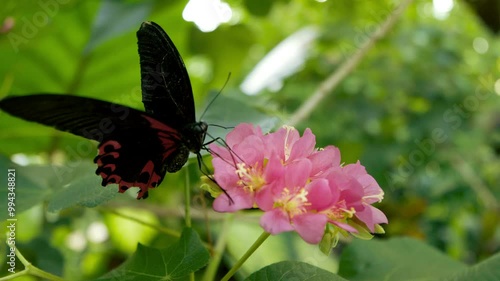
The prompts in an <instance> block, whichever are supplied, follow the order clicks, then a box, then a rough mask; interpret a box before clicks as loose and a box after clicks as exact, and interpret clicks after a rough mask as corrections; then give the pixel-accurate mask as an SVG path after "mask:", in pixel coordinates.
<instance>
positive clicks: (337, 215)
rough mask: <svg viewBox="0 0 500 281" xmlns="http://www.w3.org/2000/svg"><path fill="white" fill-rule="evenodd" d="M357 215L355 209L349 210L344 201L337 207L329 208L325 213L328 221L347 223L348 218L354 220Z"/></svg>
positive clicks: (336, 205)
mask: <svg viewBox="0 0 500 281" xmlns="http://www.w3.org/2000/svg"><path fill="white" fill-rule="evenodd" d="M355 213H356V210H354V208H352V207H351V208H350V209H348V208H347V205H346V203H345V201H344V200H342V201H340V202H338V203H337V204H335V206H333V207H331V208H329V209H328V210H327V211H326V212H325V214H326V216H327V217H328V219H330V220H332V221H345V220H346V219H348V218H352V217H353V216H354V214H355Z"/></svg>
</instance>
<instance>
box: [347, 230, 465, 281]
mask: <svg viewBox="0 0 500 281" xmlns="http://www.w3.org/2000/svg"><path fill="white" fill-rule="evenodd" d="M465 268H467V266H466V265H465V264H463V263H461V262H458V261H456V260H453V259H451V258H450V257H448V256H446V255H444V254H442V253H440V252H439V251H437V250H436V249H434V248H432V247H430V246H429V245H427V244H425V243H423V242H420V241H418V240H414V239H410V238H393V239H390V240H387V241H376V240H370V241H365V240H355V241H353V243H352V244H350V245H349V246H348V247H347V248H346V249H345V250H344V252H343V253H342V256H341V259H340V266H339V275H340V276H342V277H344V278H347V279H349V280H352V281H362V280H386V281H387V280H394V281H396V280H398V281H399V280H442V278H444V277H445V276H450V274H452V273H455V272H457V271H459V270H462V269H465Z"/></svg>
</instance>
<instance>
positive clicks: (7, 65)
mask: <svg viewBox="0 0 500 281" xmlns="http://www.w3.org/2000/svg"><path fill="white" fill-rule="evenodd" d="M227 2H228V3H229V4H230V5H231V8H232V9H233V20H231V21H230V23H228V24H223V25H221V26H220V27H219V28H218V29H217V30H215V31H214V32H211V33H202V32H200V31H199V30H198V29H197V28H196V26H195V25H194V24H192V23H189V22H185V21H184V20H183V19H182V10H183V8H184V6H185V4H186V2H185V1H147V2H142V1H104V2H98V1H59V2H58V1H56V0H52V1H50V0H45V1H43V0H42V1H39V2H37V3H36V4H33V2H28V1H3V2H2V4H1V5H2V6H3V8H2V9H1V10H0V21H2V20H4V19H6V18H8V17H12V18H14V19H15V25H14V26H13V27H12V29H11V30H10V31H6V32H3V33H1V34H0V58H1V63H0V98H3V97H5V96H7V95H23V94H29V93H40V92H48V93H67V94H73V95H81V96H88V97H96V98H100V99H103V100H107V101H113V102H118V103H122V104H125V105H128V106H131V107H135V108H140V109H142V104H141V92H140V75H139V58H138V55H137V45H136V37H135V32H136V30H137V29H138V28H139V26H140V23H141V22H142V21H144V20H152V21H155V22H157V23H159V24H160V25H161V26H162V27H163V28H164V29H165V30H166V32H167V33H168V34H169V36H170V37H171V38H172V40H173V41H174V42H175V44H176V46H177V48H178V49H179V51H180V53H181V55H182V56H183V59H184V61H185V63H186V65H187V68H188V71H189V72H190V78H191V83H192V85H193V91H194V95H195V102H196V105H197V112H198V116H200V115H201V113H202V112H203V110H204V108H205V106H206V104H207V103H208V102H209V101H210V100H211V97H213V95H212V96H210V98H207V97H208V96H209V95H208V94H209V92H211V91H214V90H215V91H218V90H220V89H221V88H222V87H223V85H224V84H225V82H226V80H227V76H228V73H231V77H230V79H229V81H227V85H226V86H225V88H224V89H223V90H222V95H223V96H224V97H223V98H222V97H221V98H220V99H217V100H215V102H214V104H213V107H215V108H216V110H214V111H212V112H211V110H210V108H209V109H208V113H207V117H208V119H209V120H210V121H211V122H210V123H217V121H220V123H219V124H221V125H227V126H231V125H234V124H235V123H237V122H241V121H245V120H247V121H254V122H259V123H262V124H267V126H268V127H270V126H271V125H272V124H275V122H274V121H273V120H275V119H274V118H275V117H276V116H278V117H280V118H281V120H283V121H285V120H287V118H288V117H289V116H290V115H292V114H293V113H294V112H295V111H296V110H297V108H299V107H300V105H301V104H303V103H304V101H305V100H307V99H308V97H310V96H311V94H312V92H313V91H314V90H316V89H317V88H318V87H319V85H320V84H321V83H322V82H323V81H324V80H325V79H326V77H328V76H329V75H330V74H331V73H333V72H334V71H336V69H337V68H338V67H339V65H340V64H341V63H342V62H344V61H345V60H348V59H349V58H350V57H351V56H352V54H353V53H354V52H356V51H357V50H358V49H359V48H360V46H361V44H362V43H363V42H364V41H365V40H367V39H368V38H369V36H370V34H371V33H372V32H373V31H374V30H375V29H376V28H377V27H378V26H379V25H380V24H381V23H382V22H383V21H384V20H385V18H386V17H387V16H388V15H389V14H390V12H391V11H392V10H393V9H394V8H395V6H394V4H393V1H324V2H321V1H312V0H311V1H309V0H307V1H306V0H281V1H261V2H259V1H237V0H234V1H227ZM47 3H49V4H52V6H50V5H49V4H47ZM47 5H49V6H47ZM43 15H45V18H46V19H47V20H46V21H44V18H43ZM311 25H313V26H316V27H317V28H318V29H319V31H320V37H319V39H318V40H317V41H316V42H315V44H314V47H313V49H312V52H311V53H310V55H309V58H308V59H307V61H306V63H305V65H304V66H303V67H302V68H301V69H300V70H299V71H298V72H297V73H295V74H293V75H292V76H291V77H288V78H286V79H285V80H284V81H283V87H282V88H281V89H279V90H278V91H271V90H267V89H266V90H263V91H262V92H261V93H260V94H259V95H258V96H255V97H249V96H246V95H244V94H243V93H242V92H241V90H240V89H239V85H240V84H241V82H242V81H243V80H244V79H245V77H246V76H247V75H248V73H249V72H250V71H251V70H252V68H253V67H254V66H255V65H256V64H257V63H258V62H259V61H260V60H261V59H262V58H263V57H264V56H265V55H266V53H267V52H269V51H270V50H271V49H272V48H273V47H274V46H276V45H277V44H278V43H279V42H280V41H282V40H283V39H285V38H286V37H287V36H289V35H290V34H292V33H293V32H295V31H297V30H298V29H300V28H302V27H304V26H311ZM13 34H15V35H13ZM484 42H486V44H487V45H486V48H485V47H484V46H485V45H484V44H485V43H484ZM239 106H241V108H239ZM228 107H230V108H228ZM235 107H238V108H235ZM225 108H226V109H227V111H225ZM214 112H215V113H214ZM0 120H1V121H0V131H1V132H2V133H1V135H0V154H1V155H2V156H3V158H1V159H0V160H1V161H2V162H1V163H2V167H3V168H2V169H4V167H12V166H13V165H14V164H9V163H10V162H8V160H7V159H8V158H9V157H10V158H11V159H14V160H17V161H18V162H19V161H20V159H21V160H23V161H25V160H27V163H29V164H30V166H29V167H17V170H18V171H19V174H20V176H19V187H18V189H17V192H18V197H20V196H23V195H22V194H23V187H22V186H21V183H23V185H25V186H26V189H25V190H24V191H26V190H30V196H27V197H26V198H28V197H29V198H30V200H33V201H29V202H30V203H29V204H28V205H27V206H24V207H23V209H24V210H25V211H24V212H22V213H21V212H19V213H18V214H17V217H18V220H19V222H18V224H19V230H18V232H19V233H18V240H17V242H16V243H17V245H18V247H19V248H20V249H22V250H23V251H25V252H26V255H27V258H28V260H30V261H32V262H33V263H34V264H36V265H37V266H39V267H40V268H42V269H44V270H47V271H49V272H53V273H54V274H61V275H62V276H64V277H65V279H67V280H86V279H89V278H94V277H97V276H100V275H102V274H104V273H105V272H108V271H109V270H111V269H112V268H115V267H116V266H118V265H119V264H120V263H121V262H123V261H124V260H126V259H127V258H128V257H129V256H130V255H131V254H132V252H133V251H134V250H135V247H136V245H137V243H138V242H140V243H143V244H146V245H151V246H155V247H167V246H169V245H171V244H172V243H174V242H175V241H176V240H177V237H174V238H170V237H168V236H165V235H164V234H161V235H160V233H159V232H158V231H154V229H151V228H148V227H147V226H144V225H138V224H136V223H132V224H128V225H127V226H126V229H121V227H123V226H124V223H123V221H122V220H123V218H120V217H118V216H116V215H115V214H111V213H110V212H109V210H118V211H123V212H128V213H136V214H137V213H140V216H138V218H137V219H139V220H142V221H147V222H148V223H151V224H153V225H157V226H160V227H165V228H172V229H181V228H182V226H183V225H184V221H183V204H184V202H185V201H184V197H183V191H182V190H183V186H184V184H185V179H186V174H185V173H187V172H189V176H188V177H187V178H189V179H190V183H191V186H192V190H193V193H194V194H195V197H194V198H193V200H192V205H193V210H192V212H193V220H194V225H193V227H194V228H195V229H196V230H197V231H198V233H200V236H201V238H202V240H204V241H208V243H212V242H214V241H217V239H218V238H219V237H220V236H221V235H222V234H221V232H224V233H225V234H224V235H227V247H228V252H227V253H226V254H225V255H224V257H223V264H224V265H225V266H227V267H228V268H229V267H230V266H231V264H232V262H234V260H235V259H238V258H239V256H241V254H242V251H244V250H245V249H246V248H247V247H248V246H249V243H252V242H253V240H255V238H256V237H257V236H258V233H260V232H259V226H258V223H257V222H258V218H257V217H256V216H255V214H253V213H252V212H249V213H242V214H239V215H237V223H232V224H231V225H230V226H223V223H222V222H223V221H224V220H225V219H224V217H223V216H221V215H220V214H216V213H214V212H213V211H211V210H210V207H209V206H210V199H209V198H208V197H207V196H206V195H204V194H202V193H201V192H200V190H199V189H198V188H197V187H198V186H199V176H200V173H199V172H198V169H197V165H196V164H195V161H191V162H190V165H189V166H188V167H187V168H186V169H185V170H184V171H183V172H180V173H177V174H169V175H167V177H166V179H165V180H164V182H163V184H162V185H161V186H160V187H159V188H157V189H156V190H153V191H152V192H150V198H149V199H147V201H135V199H134V194H133V191H132V192H127V193H126V194H129V195H130V196H126V195H120V196H115V197H114V198H113V199H112V200H110V201H108V202H107V203H105V204H103V205H101V207H99V208H95V209H94V208H86V207H78V206H74V207H71V208H64V209H62V210H59V209H61V208H63V207H66V206H70V205H72V204H73V202H74V204H80V205H82V203H81V202H80V201H81V200H80V201H79V200H72V201H68V202H64V201H65V198H71V197H75V196H76V197H79V196H80V195H78V194H74V193H71V192H70V191H68V189H67V188H66V190H65V192H66V195H63V196H61V195H60V194H59V193H58V190H60V189H61V188H63V187H66V186H62V183H63V182H64V183H65V181H63V180H59V181H57V180H54V177H53V176H52V177H51V176H50V174H51V173H53V172H54V171H55V170H54V169H55V168H53V167H71V171H70V172H69V173H63V174H64V176H68V175H70V176H71V175H74V177H73V178H72V179H73V181H80V180H82V179H84V178H85V176H88V175H89V173H90V175H91V176H93V172H91V171H92V169H89V168H87V169H83V168H82V169H80V168H78V167H79V166H76V165H77V164H75V163H81V160H83V161H88V162H89V163H90V161H91V159H92V158H93V157H94V156H95V154H96V151H95V150H94V149H88V147H89V145H92V146H95V144H93V143H91V142H87V141H85V140H82V139H80V138H77V137H74V136H72V135H69V134H66V133H60V132H56V131H55V130H53V129H50V128H46V127H43V126H40V125H37V124H34V123H29V122H25V121H22V120H19V119H16V118H14V117H11V116H8V115H7V114H5V113H3V112H0ZM306 127H309V128H311V129H312V131H313V133H315V134H316V136H317V143H318V146H320V147H324V146H326V145H335V146H338V147H339V148H340V149H341V152H342V159H343V161H344V162H345V163H352V162H355V161H357V160H358V159H359V160H360V161H361V163H362V164H363V165H365V166H366V168H367V170H368V172H369V173H371V174H372V175H373V176H374V177H375V178H376V179H377V181H378V182H379V184H380V186H381V187H382V188H383V189H384V190H385V193H386V195H385V199H384V201H383V203H382V204H380V205H379V207H380V208H381V209H382V210H383V211H384V212H385V213H386V214H387V216H388V218H389V224H388V225H387V226H385V228H386V232H387V233H386V235H383V236H382V237H380V238H388V237H393V236H411V237H416V238H418V239H421V240H423V241H425V242H426V243H427V244H429V245H432V246H433V247H435V248H437V249H439V250H441V251H443V252H444V253H446V254H447V255H449V256H451V257H453V258H454V259H456V260H458V261H462V262H466V263H476V262H478V261H481V260H483V259H485V258H487V257H489V256H491V255H492V254H493V253H495V252H498V251H499V249H500V227H499V226H500V218H499V212H500V208H499V203H498V198H500V185H499V184H498V182H500V173H499V172H498V171H499V170H500V40H499V38H498V36H495V35H493V34H491V33H489V31H488V30H487V29H485V28H484V27H483V26H482V25H481V22H480V21H479V20H478V19H477V18H476V16H475V15H474V14H473V13H472V12H471V11H470V10H469V8H468V7H467V6H466V5H465V4H464V3H462V2H461V1H456V2H455V6H454V8H453V10H452V11H451V12H450V14H449V15H448V17H446V18H445V19H437V18H436V17H435V16H434V15H433V13H432V1H430V0H423V1H416V2H414V3H413V4H412V5H411V6H410V8H409V9H408V10H407V11H406V12H405V13H404V15H403V17H402V19H401V20H400V21H399V22H398V23H397V24H396V26H395V28H393V30H391V32H390V33H389V34H388V36H386V37H385V38H384V39H383V40H382V41H380V42H378V43H377V45H376V47H375V48H374V49H372V50H371V51H370V52H369V53H368V54H367V56H366V57H365V58H364V59H363V61H362V63H361V64H360V65H359V66H358V67H357V68H356V69H355V70H354V71H353V72H352V73H351V74H350V75H349V76H348V77H347V78H346V79H345V80H344V81H343V82H342V83H341V84H340V85H339V87H337V88H336V89H335V90H334V91H333V92H332V93H331V94H330V95H329V96H328V97H327V99H326V100H324V101H323V102H322V103H321V104H320V106H318V107H317V108H315V110H314V112H313V113H312V114H311V115H310V117H309V118H307V119H306V120H303V121H302V122H301V123H300V124H298V128H299V129H300V130H301V131H302V130H303V129H304V128H306ZM275 128H276V126H275ZM223 132H224V131H222V132H220V131H219V132H218V133H214V134H217V135H219V134H222V133H223ZM206 160H207V161H206V162H207V163H209V160H208V158H207V159H206ZM35 164H36V165H35ZM53 165H55V166H53ZM58 165H59V166H58ZM60 165H62V166H60ZM51 171H52V172H51ZM55 172H56V173H57V171H55ZM2 173H3V172H2ZM61 173H62V172H61ZM23 174H24V175H23ZM2 178H3V176H2ZM96 178H97V176H96ZM97 179H98V178H97ZM88 182H91V181H84V183H85V184H86V183H88ZM108 188H112V187H108ZM82 190H84V187H82ZM82 192H83V191H82ZM58 194H59V195H58ZM0 195H1V196H2V198H1V200H3V201H1V205H0V206H1V208H4V207H3V206H6V201H5V198H6V196H4V195H5V190H1V191H0ZM58 196H59V198H58ZM65 196H67V197H65ZM106 196H107V195H106ZM79 199H81V198H79ZM109 199H110V198H106V200H109ZM18 200H19V198H18ZM106 200H103V202H104V201H106ZM77 201H78V202H77ZM19 202H23V201H22V200H21V201H19ZM44 202H45V203H44ZM47 202H51V203H47ZM69 202H70V203H69ZM63 203H68V204H67V205H64V204H63ZM51 204H52V205H51ZM54 204H56V205H54ZM61 204H62V205H61ZM83 205H84V206H88V205H85V204H83ZM54 206H56V207H54ZM30 207H31V208H30ZM51 207H52V208H51ZM56 210H57V211H56ZM139 210H140V211H139ZM2 212H5V210H3V209H2ZM1 214H2V216H3V215H5V213H1ZM4 218H5V217H3V219H4ZM95 222H98V223H102V224H104V225H105V226H106V227H107V228H108V233H109V235H110V236H109V238H108V239H104V241H97V240H95V239H93V238H92V237H93V235H95V234H93V232H92V231H89V229H91V225H92V224H93V223H95ZM129 223H130V221H129ZM26 224H29V226H25V225H26ZM75 237H76V238H75ZM77 238H79V240H78V239H77ZM71 239H77V240H78V241H80V242H79V243H84V245H83V246H82V247H76V246H75V245H76V244H75V243H76V242H74V240H71ZM72 241H73V242H72ZM82 241H83V242H82ZM346 242H347V241H346ZM266 243H269V244H270V246H269V247H268V249H259V251H262V252H260V253H257V254H256V255H257V256H259V257H264V258H259V257H252V258H251V259H250V260H249V262H248V263H246V264H245V266H244V268H243V271H242V272H240V273H239V274H240V275H239V277H238V276H237V277H238V278H241V277H244V276H248V275H249V274H250V273H252V272H254V271H256V270H258V269H260V268H262V267H264V266H266V265H268V264H270V263H272V262H277V261H282V260H301V261H305V262H309V263H311V261H314V262H313V264H314V265H316V266H320V267H323V268H325V269H327V270H329V271H336V267H337V260H336V256H335V257H331V258H323V257H321V256H320V255H317V254H312V253H316V252H317V251H318V250H317V249H316V247H315V246H310V245H306V244H305V243H303V241H301V240H300V239H298V238H297V236H296V235H295V234H291V233H290V234H285V235H280V236H278V237H272V238H271V239H270V240H269V241H268V242H266ZM247 244H248V245H247ZM48 245H50V250H48V249H47V247H48ZM4 247H5V245H1V246H0V249H3V248H4ZM341 249H342V247H341V246H340V247H339V248H338V251H341ZM264 252H265V253H264ZM4 258H5V256H4V255H2V256H0V261H1V262H2V265H3V268H2V271H1V272H2V273H3V272H6V268H5V262H4V260H3V259H4ZM61 260H64V262H63V263H62V262H61ZM42 261H52V262H42ZM220 271H221V272H225V271H227V268H221V269H220ZM16 280H17V279H16ZM19 280H21V279H19ZM22 280H36V279H29V278H28V279H22Z"/></svg>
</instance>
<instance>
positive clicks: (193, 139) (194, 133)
mask: <svg viewBox="0 0 500 281" xmlns="http://www.w3.org/2000/svg"><path fill="white" fill-rule="evenodd" d="M207 129H208V124H207V123H205V122H203V121H200V122H197V123H192V124H188V125H187V126H186V127H184V131H183V134H182V136H183V137H184V144H185V145H186V146H187V147H188V148H189V150H190V151H191V152H193V153H195V154H197V153H199V152H200V150H201V149H202V147H203V143H204V142H205V137H206V135H207Z"/></svg>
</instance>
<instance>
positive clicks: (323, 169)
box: [210, 124, 387, 244]
mask: <svg viewBox="0 0 500 281" xmlns="http://www.w3.org/2000/svg"><path fill="white" fill-rule="evenodd" d="M226 145H227V146H223V147H221V146H218V145H217V144H215V143H213V144H211V145H210V150H211V153H212V156H213V160H212V164H213V167H214V178H215V180H216V181H217V183H218V185H219V186H220V187H221V188H222V189H223V190H224V191H225V193H224V194H221V195H219V196H218V197H217V198H216V199H215V201H214V204H213V206H214V209H215V210H216V211H219V212H234V211H237V210H241V209H250V208H259V209H261V210H262V211H263V212H264V214H263V215H262V217H261V220H260V225H261V226H262V228H264V230H265V231H267V232H269V233H271V234H279V233H282V232H285V231H296V232H297V233H298V234H299V235H300V236H301V237H302V238H303V239H304V240H305V241H306V242H308V243H312V244H317V243H319V242H320V241H321V239H322V237H323V235H324V233H325V229H327V230H326V231H331V228H326V225H327V224H328V223H330V224H332V225H334V226H336V227H337V228H341V229H344V230H346V231H348V232H352V233H358V230H359V229H361V228H366V229H367V230H369V231H370V232H372V233H373V232H375V227H376V226H377V225H378V224H380V223H387V217H386V216H385V215H384V214H383V213H382V212H381V211H380V210H378V209H377V208H375V207H373V206H372V204H373V203H375V202H379V201H380V200H382V198H383V195H384V193H383V191H382V189H381V188H380V186H379V185H378V184H377V182H376V181H375V179H374V178H373V177H372V176H370V175H368V173H367V172H366V169H365V168H364V167H363V166H362V165H361V164H360V163H359V161H358V162H357V163H356V164H349V165H346V166H344V167H343V166H342V165H341V162H340V151H339V149H338V148H336V147H334V146H327V147H326V148H324V149H317V148H315V145H316V137H315V136H314V135H313V134H312V132H311V130H309V129H306V130H305V131H304V134H303V135H302V137H301V136H300V134H299V132H298V131H297V130H296V129H295V128H293V127H287V126H285V127H282V128H281V129H279V130H278V131H276V132H274V133H269V134H266V135H263V134H262V131H261V129H260V128H259V127H254V126H253V125H251V124H240V125H238V126H237V127H236V128H235V129H234V130H233V131H232V132H231V133H229V134H228V136H227V138H226ZM360 222H361V223H362V224H364V226H363V225H360V224H359V223H360ZM328 229H330V230H328Z"/></svg>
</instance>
